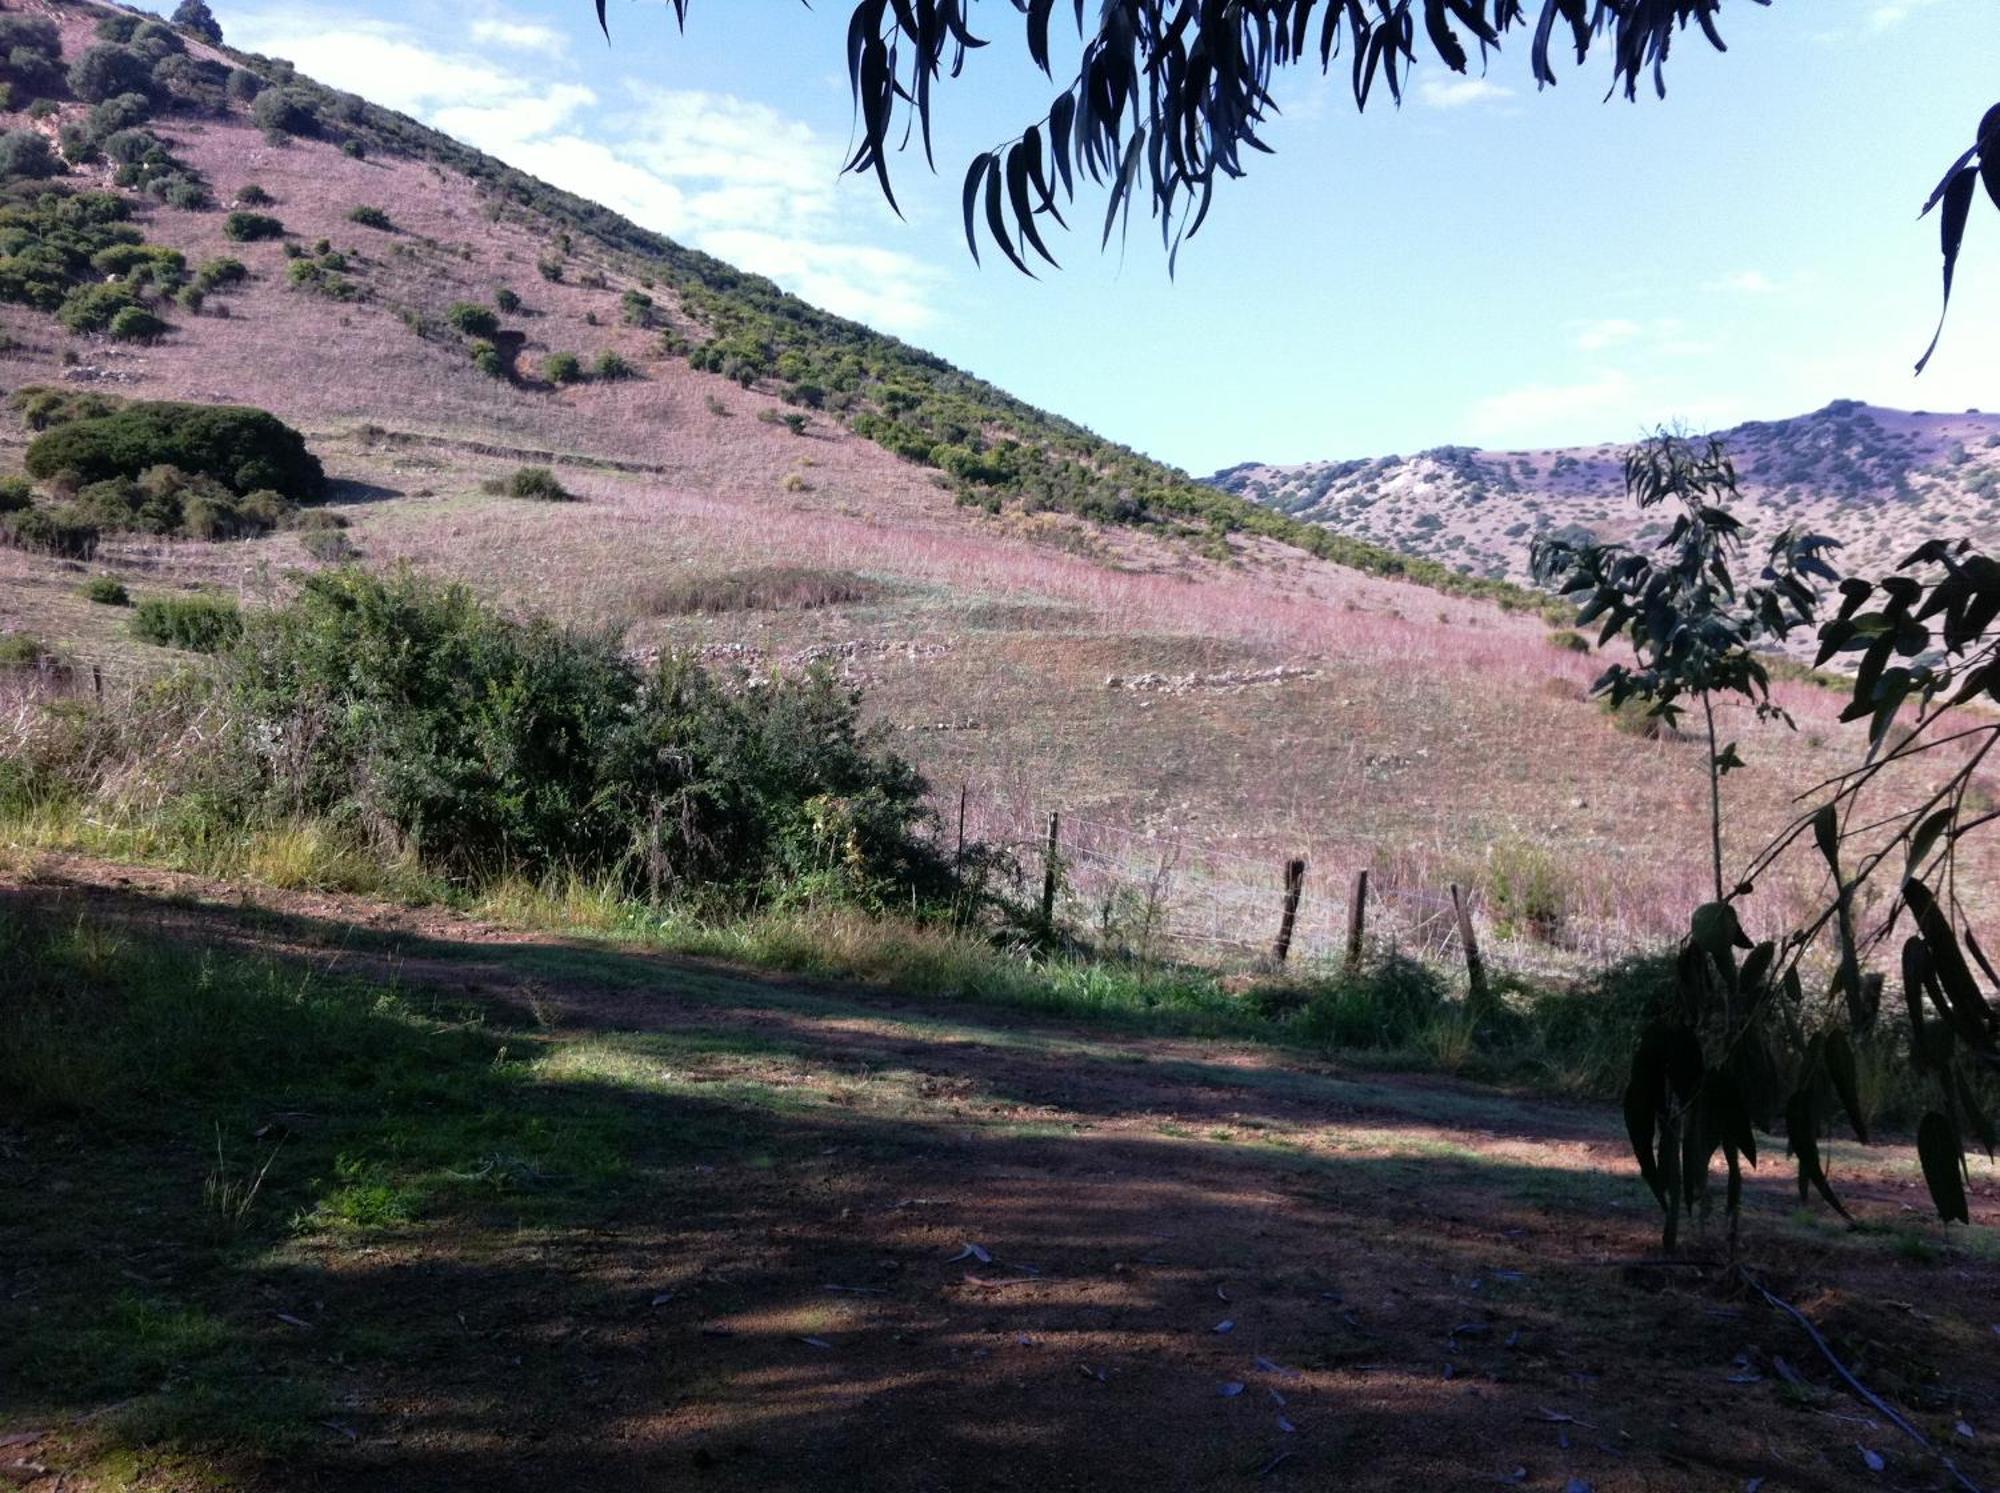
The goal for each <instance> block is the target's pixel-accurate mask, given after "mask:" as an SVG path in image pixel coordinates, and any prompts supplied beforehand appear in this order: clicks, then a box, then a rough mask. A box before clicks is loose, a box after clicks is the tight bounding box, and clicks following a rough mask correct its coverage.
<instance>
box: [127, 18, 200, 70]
mask: <svg viewBox="0 0 2000 1493" xmlns="http://www.w3.org/2000/svg"><path fill="white" fill-rule="evenodd" d="M130 45H131V47H132V49H133V50H134V51H135V52H142V53H144V54H145V56H146V58H147V59H148V60H149V61H152V62H159V61H160V60H162V59H163V58H167V57H173V56H177V55H179V54H180V53H182V52H185V51H186V50H187V43H186V42H184V41H182V40H181V39H180V38H179V37H178V36H176V35H175V34H174V29H173V27H171V26H169V25H167V24H166V23H165V22H163V21H141V22H140V23H139V24H138V26H137V28H136V29H134V31H133V32H132V38H131V42H130Z"/></svg>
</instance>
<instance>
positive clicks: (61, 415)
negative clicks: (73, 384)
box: [7, 384, 125, 430]
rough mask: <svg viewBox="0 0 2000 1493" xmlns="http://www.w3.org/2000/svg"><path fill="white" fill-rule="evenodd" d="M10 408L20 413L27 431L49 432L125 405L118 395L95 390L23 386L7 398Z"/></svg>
mask: <svg viewBox="0 0 2000 1493" xmlns="http://www.w3.org/2000/svg"><path fill="white" fill-rule="evenodd" d="M7 404H8V407H9V408H10V409H13V410H16V411H18V412H19V414H20V416H21V420H22V422H23V423H24V424H25V425H26V426H27V427H28V429H30V430H49V429H52V428H53V427H55V426H57V425H67V424H68V423H69V422H70V421H72V420H89V419H94V418H96V417H97V416H99V415H108V414H110V413H111V412H112V411H113V410H115V409H122V408H124V405H125V401H124V400H122V399H120V398H119V397H118V396H117V395H115V394H100V393H98V392H97V391H96V390H95V389H72V388H67V387H64V386H61V385H55V384H23V385H22V386H21V387H20V388H18V389H16V390H15V391H14V392H13V393H12V394H10V395H8V396H7Z"/></svg>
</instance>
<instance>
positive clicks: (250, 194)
mask: <svg viewBox="0 0 2000 1493" xmlns="http://www.w3.org/2000/svg"><path fill="white" fill-rule="evenodd" d="M277 200H278V199H277V198H275V197H273V196H272V195H271V194H270V193H269V192H267V191H265V190H264V189H263V188H262V187H260V186H258V185H257V183H255V182H254V181H252V182H245V183H244V184H243V188H242V190H241V191H239V192H237V194H236V201H237V205H238V206H240V207H269V206H270V205H271V204H272V203H273V202H276V201H277Z"/></svg>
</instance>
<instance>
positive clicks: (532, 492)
mask: <svg viewBox="0 0 2000 1493" xmlns="http://www.w3.org/2000/svg"><path fill="white" fill-rule="evenodd" d="M491 485H492V487H493V488H494V490H496V491H498V492H500V493H503V494H505V495H506V496H507V497H510V498H526V499H528V500H529V501H531V502H536V503H568V502H571V501H573V500H574V499H575V497H576V494H575V493H573V492H571V491H570V490H569V489H568V488H566V487H564V486H563V485H562V483H561V482H560V481H558V480H557V478H556V474H555V473H554V472H552V471H550V470H549V469H548V468H547V467H516V468H515V469H514V472H513V475H512V476H510V477H506V478H504V479H501V480H498V481H496V482H495V483H493V484H491Z"/></svg>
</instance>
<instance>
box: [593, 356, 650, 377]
mask: <svg viewBox="0 0 2000 1493" xmlns="http://www.w3.org/2000/svg"><path fill="white" fill-rule="evenodd" d="M590 376H591V377H592V378H595V379H602V380H603V381H604V382H605V383H617V382H618V381H619V380H620V379H627V378H636V377H638V370H637V369H635V368H634V367H633V366H632V365H631V364H630V363H628V362H626V361H625V359H624V358H622V357H620V356H619V355H618V354H617V353H615V352H612V351H610V350H609V349H607V350H606V351H604V352H601V353H599V354H598V355H597V361H596V362H595V363H593V364H591V365H590Z"/></svg>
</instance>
